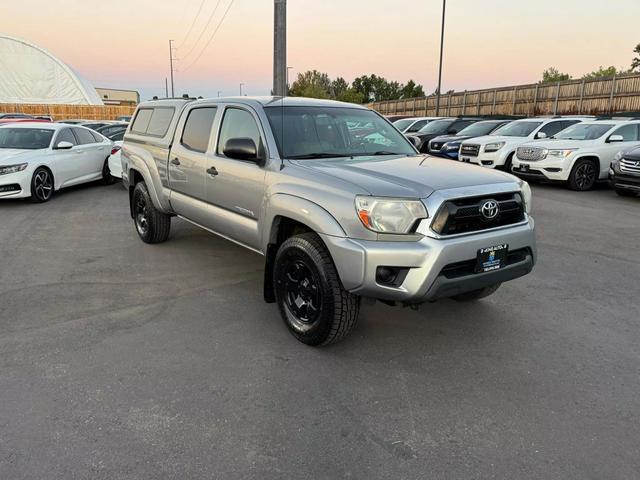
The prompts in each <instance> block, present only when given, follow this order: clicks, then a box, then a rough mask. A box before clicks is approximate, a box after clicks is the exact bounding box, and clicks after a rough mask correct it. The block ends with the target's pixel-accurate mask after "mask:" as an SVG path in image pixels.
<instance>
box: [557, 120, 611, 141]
mask: <svg viewBox="0 0 640 480" xmlns="http://www.w3.org/2000/svg"><path fill="white" fill-rule="evenodd" d="M613 127H614V125H611V124H610V123H577V124H576V125H572V126H571V127H569V128H565V129H564V130H563V131H561V132H560V133H556V134H555V136H554V138H561V139H563V140H595V139H596V138H600V137H601V136H603V135H604V134H605V133H607V132H608V131H609V130H611V129H612V128H613Z"/></svg>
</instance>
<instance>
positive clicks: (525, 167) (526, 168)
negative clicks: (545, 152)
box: [520, 163, 529, 172]
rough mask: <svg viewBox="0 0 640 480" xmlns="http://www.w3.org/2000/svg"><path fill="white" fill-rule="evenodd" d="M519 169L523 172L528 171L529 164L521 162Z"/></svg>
mask: <svg viewBox="0 0 640 480" xmlns="http://www.w3.org/2000/svg"><path fill="white" fill-rule="evenodd" d="M520 170H522V171H523V172H528V171H529V164H528V163H521V164H520Z"/></svg>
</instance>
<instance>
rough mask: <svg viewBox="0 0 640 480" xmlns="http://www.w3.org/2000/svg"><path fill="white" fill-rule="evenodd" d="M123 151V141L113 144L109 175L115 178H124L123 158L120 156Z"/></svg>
mask: <svg viewBox="0 0 640 480" xmlns="http://www.w3.org/2000/svg"><path fill="white" fill-rule="evenodd" d="M121 149H122V140H118V141H117V142H113V148H112V149H111V155H109V173H110V174H111V176H112V177H114V178H122V156H121V155H120V150H121Z"/></svg>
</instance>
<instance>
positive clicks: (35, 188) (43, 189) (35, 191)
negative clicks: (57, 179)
mask: <svg viewBox="0 0 640 480" xmlns="http://www.w3.org/2000/svg"><path fill="white" fill-rule="evenodd" d="M52 196H53V175H51V172H50V171H49V170H48V169H46V168H43V167H40V168H38V169H36V171H35V172H33V177H31V201H32V202H33V203H45V202H48V201H49V200H51V197H52Z"/></svg>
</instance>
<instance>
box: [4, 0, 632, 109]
mask: <svg viewBox="0 0 640 480" xmlns="http://www.w3.org/2000/svg"><path fill="white" fill-rule="evenodd" d="M231 1H233V4H232V5H231V7H230V9H229V12H228V15H227V17H226V19H225V20H224V22H223V23H222V25H221V26H220V29H219V31H218V32H217V35H216V36H215V37H214V39H213V41H212V42H211V43H210V44H209V45H208V46H207V40H208V39H209V38H210V37H211V33H212V32H213V30H214V28H215V27H216V25H217V24H218V22H219V20H220V18H221V17H222V15H223V13H224V12H225V11H226V9H227V7H228V6H229V5H230V2H231ZM201 4H202V10H201V13H200V15H199V16H198V17H197V18H196V11H197V10H198V8H199V6H200V5H201ZM216 5H217V6H218V8H217V10H216V12H215V14H213V15H212V12H213V11H214V9H215V7H216ZM441 5H442V2H441V0H289V1H288V11H289V13H288V23H289V30H288V41H289V55H288V64H289V65H291V66H292V67H293V70H292V76H295V75H296V73H297V72H300V71H304V70H307V69H318V70H321V71H324V72H327V73H328V74H329V75H330V76H331V77H336V76H342V77H344V78H346V79H347V80H352V79H353V78H354V77H356V76H359V75H361V74H369V73H376V74H378V75H382V76H385V77H387V78H389V79H394V80H398V81H400V82H405V81H406V80H408V79H414V80H415V81H417V82H418V83H421V84H423V85H424V87H425V90H426V91H427V92H429V93H430V92H432V91H433V90H434V88H435V85H436V82H437V62H438V48H439V36H440V15H441ZM584 6H586V12H583V11H582V10H583V9H584ZM0 18H1V19H2V23H1V25H2V26H1V27H0V31H1V32H2V33H5V34H9V35H13V36H16V37H20V38H23V39H26V40H29V41H31V42H34V43H36V44H38V45H40V46H42V47H44V48H45V49H47V50H49V51H51V52H52V53H54V54H55V55H57V56H59V57H60V58H61V59H63V60H64V61H66V62H67V63H68V64H70V65H71V66H72V67H73V68H75V69H76V70H78V71H80V72H81V73H82V74H83V75H84V76H86V77H87V78H89V79H90V80H91V81H92V82H93V83H94V85H96V86H106V87H120V88H132V89H137V90H139V91H140V92H141V93H142V95H143V98H148V97H150V96H152V95H163V94H164V78H165V77H166V76H168V71H169V67H168V45H167V42H168V39H170V38H173V39H175V40H176V45H177V46H178V49H177V52H176V56H177V57H178V59H179V60H178V62H177V69H178V72H177V74H176V93H179V94H182V93H185V92H188V93H190V94H192V95H203V96H215V95H216V94H217V92H218V91H221V92H222V94H223V95H233V94H237V92H238V85H239V83H240V82H243V83H245V84H246V87H245V88H244V90H245V92H246V93H248V94H268V93H269V91H270V88H271V68H272V43H273V39H272V22H273V1H272V0H220V2H218V0H204V2H203V3H202V0H181V1H179V2H177V1H166V0H162V1H160V0H102V1H97V0H21V1H19V2H18V1H15V0H0ZM194 18H196V22H195V24H194V26H193V28H192V29H191V33H190V34H189V36H188V37H187V38H186V39H185V36H186V34H187V32H188V30H189V27H190V26H191V24H192V23H193V20H194ZM209 18H211V19H212V20H211V22H210V24H209V27H208V29H206V30H205V29H204V27H205V25H206V23H207V20H208V19H209ZM638 19H640V0H615V1H611V0H609V1H604V0H554V1H552V0H537V1H524V0H512V1H507V0H448V5H447V30H446V43H445V62H444V73H443V89H447V90H448V89H456V90H464V89H474V88H484V87H494V86H501V85H510V84H516V83H529V82H533V81H537V80H539V78H540V76H541V72H542V70H544V69H545V68H546V67H548V66H556V67H557V68H559V69H560V70H562V71H566V72H568V73H570V74H572V75H574V76H580V75H581V74H583V73H585V72H587V71H591V70H593V69H595V68H597V67H598V66H600V65H605V66H608V65H615V66H617V67H625V68H627V67H628V66H629V64H630V62H631V59H632V57H633V53H632V50H633V48H634V46H635V45H636V44H637V43H640V33H639V32H638V29H637V22H638ZM198 39H200V41H199V42H196V41H197V40H198ZM205 47H206V48H205ZM199 55H200V58H199V59H198V60H197V61H195V60H196V59H197V57H198V56H199Z"/></svg>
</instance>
